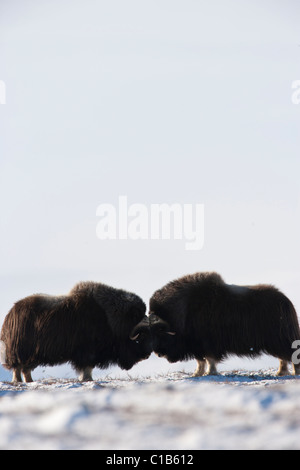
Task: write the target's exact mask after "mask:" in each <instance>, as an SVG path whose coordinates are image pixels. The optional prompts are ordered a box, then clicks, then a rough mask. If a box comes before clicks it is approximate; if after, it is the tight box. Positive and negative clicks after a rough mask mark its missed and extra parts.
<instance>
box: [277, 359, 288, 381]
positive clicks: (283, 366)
mask: <svg viewBox="0 0 300 470" xmlns="http://www.w3.org/2000/svg"><path fill="white" fill-rule="evenodd" d="M276 375H277V377H284V376H285V375H290V372H289V368H288V362H287V361H284V360H280V361H279V369H278V372H277V374H276Z"/></svg>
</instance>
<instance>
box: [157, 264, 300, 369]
mask: <svg viewBox="0 0 300 470" xmlns="http://www.w3.org/2000/svg"><path fill="white" fill-rule="evenodd" d="M150 322H151V324H152V331H153V334H154V338H155V339H154V351H156V352H157V354H158V355H161V356H165V357H166V358H167V359H168V360H169V361H170V362H176V361H178V360H185V359H189V358H192V357H194V358H196V359H197V360H198V362H199V365H198V369H197V375H201V374H203V372H204V365H203V363H204V361H205V360H207V361H208V363H209V372H216V369H215V363H216V362H218V361H221V360H223V359H224V358H226V357H227V356H228V355H230V354H235V355H238V356H247V357H252V358H253V357H256V356H258V355H259V354H261V353H267V354H270V355H272V356H275V357H278V358H279V359H280V360H281V366H280V370H279V373H280V374H283V373H287V362H288V361H291V357H292V354H293V352H294V349H293V343H294V341H295V340H299V339H300V331H299V324H298V319H297V314H296V311H295V309H294V306H293V304H292V303H291V301H290V300H289V299H288V298H287V297H286V296H285V295H284V294H283V293H282V292H280V291H279V290H278V289H276V288H275V287H273V286H269V285H257V286H237V285H228V284H226V283H225V282H224V281H223V279H222V278H221V276H219V275H218V274H216V273H196V274H194V275H189V276H185V277H183V278H180V279H178V280H176V281H172V282H171V283H169V284H167V285H166V286H164V287H163V288H162V289H159V290H158V291H156V292H155V293H154V294H153V296H152V298H151V300H150ZM163 333H164V334H163ZM296 369H297V372H298V368H297V365H295V370H296Z"/></svg>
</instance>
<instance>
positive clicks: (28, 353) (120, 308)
mask: <svg viewBox="0 0 300 470" xmlns="http://www.w3.org/2000/svg"><path fill="white" fill-rule="evenodd" d="M145 310H146V306H145V304H144V302H143V301H142V299H140V297H138V296H137V295H135V294H133V293H130V292H126V291H123V290H121V289H114V288H112V287H110V286H106V285H104V284H101V283H93V282H86V283H80V284H78V285H76V286H75V287H74V288H73V289H72V290H71V292H70V293H69V294H68V295H65V296H58V297H54V296H48V295H41V294H37V295H32V296H29V297H26V298H24V299H22V300H20V301H19V302H16V303H15V305H14V306H13V307H12V309H11V310H10V312H9V313H8V314H7V316H6V318H5V320H4V324H3V327H2V331H1V341H2V344H3V345H4V347H5V364H4V366H5V367H6V368H8V369H13V370H14V380H18V381H19V380H21V375H20V373H21V371H22V372H23V374H24V376H25V380H26V381H30V380H31V375H30V371H31V370H33V369H34V368H35V367H37V366H39V365H51V366H52V365H57V364H62V363H65V362H70V363H71V364H72V365H73V367H75V369H76V370H78V371H80V372H81V378H82V379H83V380H91V371H92V369H93V368H94V367H96V366H97V367H100V368H106V367H108V366H109V365H110V364H117V365H119V366H120V367H122V368H125V369H130V368H131V367H132V366H133V365H134V364H135V363H136V362H138V361H139V360H141V359H144V358H146V357H148V356H149V354H150V352H151V340H150V333H149V326H148V321H147V318H146V317H145ZM137 335H138V336H139V340H140V341H138V342H137V341H134V340H133V339H135V337H136V336H137Z"/></svg>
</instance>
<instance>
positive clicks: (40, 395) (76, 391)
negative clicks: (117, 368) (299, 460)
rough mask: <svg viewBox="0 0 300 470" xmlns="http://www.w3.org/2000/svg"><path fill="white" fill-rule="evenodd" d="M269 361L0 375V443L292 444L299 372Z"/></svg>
mask: <svg viewBox="0 0 300 470" xmlns="http://www.w3.org/2000/svg"><path fill="white" fill-rule="evenodd" d="M275 374H276V370H275V369H268V370H259V371H255V372H249V371H243V370H238V371H234V372H232V371H231V372H226V371H222V372H221V374H220V375H219V376H216V377H201V378H191V376H190V373H187V372H175V371H173V372H169V373H167V374H161V375H160V374H159V375H155V374H153V375H151V376H148V377H147V376H142V375H141V376H138V377H132V376H130V375H126V376H122V377H118V375H117V374H116V375H115V376H110V377H109V376H102V377H99V378H97V376H96V375H95V374H94V375H95V378H96V380H95V381H94V382H86V383H79V382H78V381H77V380H75V379H62V378H59V379H51V378H47V379H46V378H44V379H39V380H37V381H35V382H33V383H32V384H19V385H13V384H11V383H10V382H4V381H3V382H0V449H111V450H113V449H130V450H132V449H137V450H141V449H156V450H159V449H160V450H162V449H170V450H171V449H173V450H187V449H188V450H192V449H300V440H299V435H300V402H299V397H300V380H299V378H298V377H292V376H289V377H282V378H278V377H276V375H275Z"/></svg>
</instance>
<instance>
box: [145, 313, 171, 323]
mask: <svg viewBox="0 0 300 470" xmlns="http://www.w3.org/2000/svg"><path fill="white" fill-rule="evenodd" d="M149 323H150V326H152V325H155V324H157V323H163V324H165V325H166V324H167V322H165V321H164V320H163V319H162V318H160V317H159V316H157V315H155V313H150V315H149Z"/></svg>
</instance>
